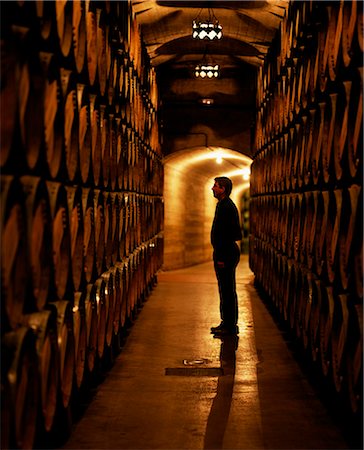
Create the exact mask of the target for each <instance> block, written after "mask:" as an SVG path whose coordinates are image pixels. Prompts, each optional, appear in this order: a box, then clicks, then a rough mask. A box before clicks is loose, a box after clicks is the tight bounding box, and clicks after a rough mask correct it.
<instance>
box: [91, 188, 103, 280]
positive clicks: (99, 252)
mask: <svg viewBox="0 0 364 450" xmlns="http://www.w3.org/2000/svg"><path fill="white" fill-rule="evenodd" d="M94 217H95V248H96V259H95V263H96V273H97V275H98V276H100V275H101V274H102V272H103V271H104V265H105V209H104V194H103V193H102V192H101V191H99V190H97V189H94Z"/></svg>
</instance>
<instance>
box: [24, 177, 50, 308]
mask: <svg viewBox="0 0 364 450" xmlns="http://www.w3.org/2000/svg"><path fill="white" fill-rule="evenodd" d="M20 181H21V183H22V186H23V191H24V194H25V206H26V213H27V219H26V223H27V239H28V255H29V256H30V267H31V275H32V293H33V297H34V299H35V305H34V307H35V309H33V311H34V310H38V311H40V310H42V309H43V308H44V306H45V304H46V302H47V297H48V293H49V290H50V286H51V283H52V272H51V267H52V220H51V215H50V207H49V196H48V191H47V187H46V184H45V182H44V181H43V180H41V179H40V178H38V177H32V176H28V175H25V176H22V177H21V178H20ZM31 310H32V307H31V306H30V305H29V307H28V308H27V311H28V312H30V311H31Z"/></svg>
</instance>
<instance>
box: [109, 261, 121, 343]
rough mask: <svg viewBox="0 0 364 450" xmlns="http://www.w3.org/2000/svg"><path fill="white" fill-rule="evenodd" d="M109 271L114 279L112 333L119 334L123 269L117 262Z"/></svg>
mask: <svg viewBox="0 0 364 450" xmlns="http://www.w3.org/2000/svg"><path fill="white" fill-rule="evenodd" d="M110 272H111V274H112V276H113V279H114V321H113V334H114V335H117V334H119V331H120V327H121V305H122V296H123V269H122V265H121V264H120V263H119V262H117V263H116V264H115V265H114V266H113V267H112V268H111V269H110Z"/></svg>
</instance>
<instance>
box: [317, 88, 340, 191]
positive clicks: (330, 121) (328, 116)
mask: <svg viewBox="0 0 364 450" xmlns="http://www.w3.org/2000/svg"><path fill="white" fill-rule="evenodd" d="M329 97H330V101H329V102H327V103H326V110H325V124H324V131H323V138H322V149H321V166H322V174H323V179H324V182H325V183H329V181H331V178H332V175H333V172H334V170H333V164H332V163H333V159H335V156H334V157H333V156H332V153H333V152H332V148H333V145H335V144H333V138H334V132H335V131H336V127H335V125H336V116H337V115H338V116H340V112H337V110H339V109H340V103H339V105H338V106H339V108H337V100H338V98H337V97H338V95H337V94H336V93H333V94H330V95H329Z"/></svg>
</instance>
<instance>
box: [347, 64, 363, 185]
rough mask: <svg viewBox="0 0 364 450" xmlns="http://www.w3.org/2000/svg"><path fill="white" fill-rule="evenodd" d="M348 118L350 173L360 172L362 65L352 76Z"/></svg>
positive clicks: (361, 151)
mask: <svg viewBox="0 0 364 450" xmlns="http://www.w3.org/2000/svg"><path fill="white" fill-rule="evenodd" d="M352 81H353V87H352V90H351V95H350V104H349V119H348V131H347V133H348V136H347V138H348V139H347V145H348V160H349V171H350V175H351V176H352V177H353V178H354V177H356V176H357V174H358V172H360V168H361V165H362V160H363V159H362V153H363V67H360V68H358V69H357V72H356V73H355V76H353V80H352Z"/></svg>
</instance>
